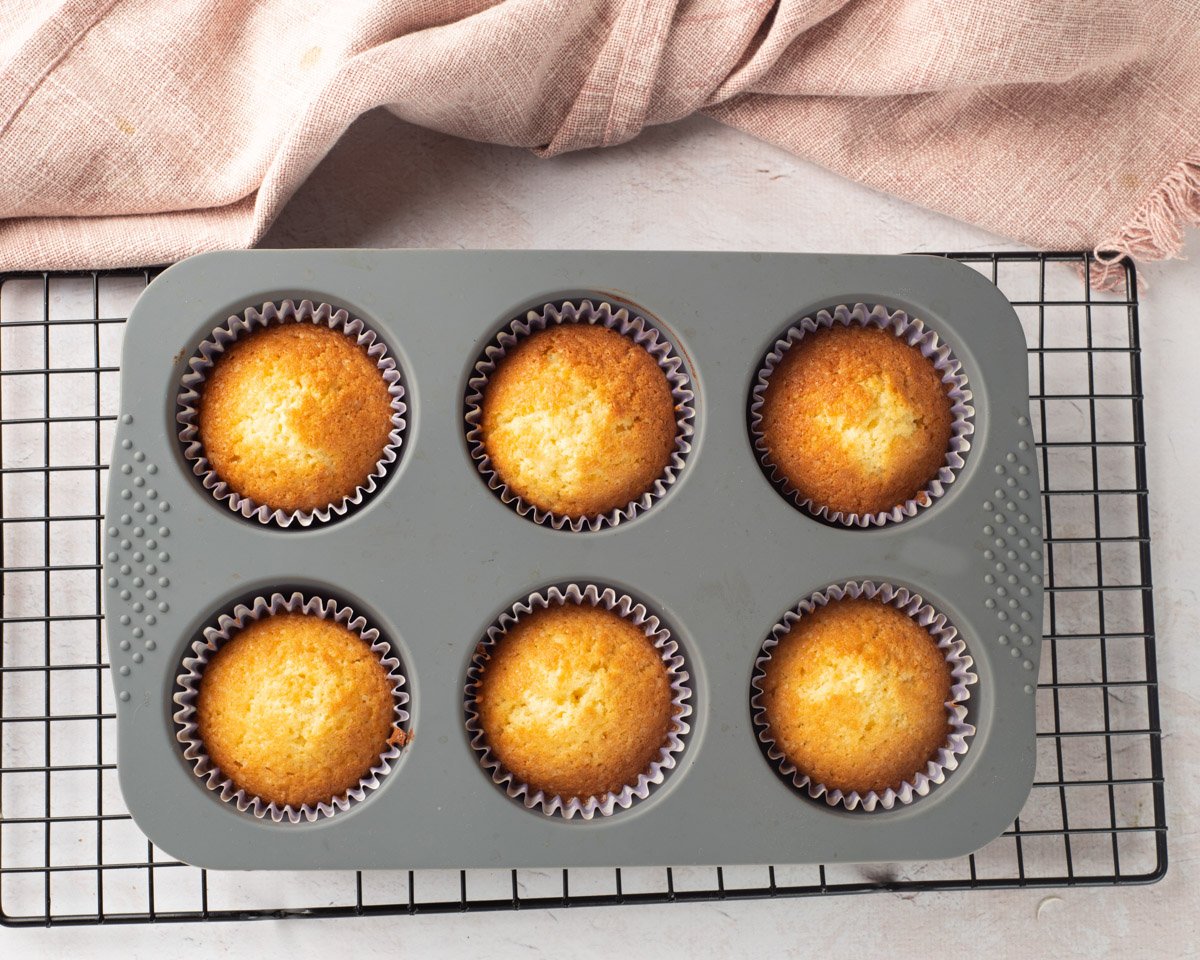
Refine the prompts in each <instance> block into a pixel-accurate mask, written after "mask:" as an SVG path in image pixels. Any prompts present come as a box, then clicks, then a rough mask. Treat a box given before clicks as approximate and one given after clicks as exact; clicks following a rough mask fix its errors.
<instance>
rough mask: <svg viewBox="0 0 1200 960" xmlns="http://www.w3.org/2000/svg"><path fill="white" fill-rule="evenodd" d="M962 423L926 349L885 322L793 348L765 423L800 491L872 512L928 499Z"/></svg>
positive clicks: (774, 460)
mask: <svg viewBox="0 0 1200 960" xmlns="http://www.w3.org/2000/svg"><path fill="white" fill-rule="evenodd" d="M952 422H953V414H952V412H951V401H950V398H949V397H948V396H947V386H946V384H944V383H943V382H942V376H941V374H940V373H939V372H938V370H937V368H936V367H934V365H933V363H932V362H931V361H930V360H929V359H928V358H926V357H925V356H923V355H922V354H921V351H920V350H919V349H917V348H916V347H913V346H909V345H908V344H907V343H905V342H904V341H903V340H901V339H900V338H899V337H897V336H896V335H895V334H893V333H892V332H890V331H888V330H883V329H880V328H878V327H858V326H850V327H846V326H841V325H837V326H834V327H830V328H820V329H818V330H816V331H815V332H813V333H809V334H806V335H805V336H804V337H803V339H801V340H800V341H798V342H797V343H795V344H793V345H792V347H791V348H790V349H788V350H787V352H786V353H784V355H783V359H782V360H781V361H780V363H779V365H778V366H777V367H776V368H775V370H774V371H773V372H772V373H771V376H770V378H769V380H768V381H767V387H766V390H765V391H764V394H763V404H762V424H761V426H760V430H761V432H762V436H763V440H764V442H765V444H766V448H767V453H768V461H769V462H770V463H771V464H772V465H773V466H774V467H775V468H776V469H777V471H778V472H779V474H781V475H782V476H783V478H784V479H785V480H786V481H787V483H788V484H789V485H790V486H791V487H792V488H794V489H795V490H796V492H797V493H798V494H799V495H800V496H802V497H807V498H811V499H812V501H813V503H814V504H815V505H816V506H818V507H820V506H824V507H828V508H829V509H830V510H832V511H841V512H843V513H859V514H864V513H866V514H870V513H879V512H882V511H887V510H891V509H892V508H893V507H895V506H897V505H898V504H902V503H904V501H906V500H908V499H910V498H917V499H918V500H921V498H922V497H923V496H927V495H926V494H924V490H925V488H926V487H927V486H928V485H929V483H930V481H931V480H933V479H934V478H935V477H936V476H937V473H938V471H939V469H940V468H941V467H942V466H943V465H944V464H945V463H946V454H947V451H948V449H949V444H950V433H951V424H952Z"/></svg>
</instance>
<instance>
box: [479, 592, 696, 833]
mask: <svg viewBox="0 0 1200 960" xmlns="http://www.w3.org/2000/svg"><path fill="white" fill-rule="evenodd" d="M568 603H574V604H580V605H582V604H585V603H586V604H590V605H591V606H593V607H604V608H605V609H606V610H611V611H612V612H613V613H616V614H617V615H618V616H620V617H622V618H624V619H625V620H628V621H629V622H630V623H632V624H634V625H635V626H638V627H641V628H642V630H643V631H644V632H645V634H646V636H647V637H648V638H649V640H650V642H651V643H653V644H654V646H655V648H656V649H657V650H658V652H659V654H660V656H661V657H662V661H663V663H664V664H665V665H666V668H667V673H668V675H669V676H670V679H671V691H672V697H671V706H672V711H673V714H672V717H671V725H670V728H669V729H668V731H667V740H666V742H665V743H664V744H663V745H662V747H661V748H660V749H659V753H658V759H656V760H654V761H653V762H652V763H651V764H650V766H649V767H648V768H647V769H646V770H645V771H643V772H642V773H640V774H638V778H637V781H636V782H635V783H631V784H626V785H625V786H624V787H622V788H621V789H620V790H619V791H617V792H615V793H613V792H609V793H605V794H601V795H599V796H594V797H570V798H563V797H561V796H558V795H555V794H547V793H546V792H545V791H544V790H535V789H534V788H533V787H532V786H531V785H530V784H527V783H524V782H522V781H520V780H517V779H516V778H515V777H514V776H513V775H512V773H510V772H509V771H508V770H505V769H504V767H503V765H502V764H501V763H500V761H499V759H497V757H496V756H495V755H494V754H493V753H492V751H491V748H490V747H489V746H488V743H487V738H486V734H485V732H484V730H483V728H482V726H481V725H480V718H479V711H478V710H477V709H476V706H475V703H476V696H477V695H478V692H479V688H480V683H481V682H482V680H483V671H484V668H485V667H486V665H487V662H488V660H489V659H490V658H491V650H492V648H493V647H494V646H495V645H496V644H497V643H500V642H502V641H503V639H504V636H505V634H506V633H508V631H509V630H510V629H511V628H512V627H513V626H514V625H515V624H516V623H518V622H519V621H520V620H521V618H522V617H525V616H528V615H529V614H531V613H533V612H534V611H536V610H545V609H547V608H549V607H551V606H563V605H565V604H568ZM685 666H686V664H685V661H684V657H683V654H682V653H681V652H680V649H679V644H678V643H677V642H676V641H675V640H674V639H673V638H672V636H671V631H670V630H669V629H668V628H667V627H666V626H665V625H664V624H663V623H662V622H661V621H660V620H659V619H658V617H656V616H653V615H652V614H651V613H650V612H649V611H648V610H647V609H646V607H645V605H644V604H642V603H639V602H638V601H636V600H634V599H633V598H632V597H630V596H628V595H626V594H619V593H617V591H615V590H613V589H612V588H611V587H598V586H596V585H594V584H586V585H583V586H580V585H578V584H574V583H572V584H568V585H567V586H566V587H564V588H562V589H559V588H558V587H557V586H552V587H549V588H547V589H545V590H544V591H541V592H535V593H531V594H530V595H529V596H528V597H527V598H526V599H524V600H520V601H518V602H517V603H515V604H513V606H512V607H511V608H510V609H509V610H507V611H505V612H504V613H503V614H501V615H500V617H499V619H497V620H496V622H495V623H493V624H492V626H490V627H488V629H487V633H486V634H485V636H484V638H483V639H482V640H481V641H480V642H479V646H478V647H477V648H476V651H475V655H474V656H473V657H472V658H471V664H470V666H469V667H468V669H467V685H466V691H465V705H466V725H467V731H468V733H469V734H470V737H471V747H472V748H473V749H474V750H475V752H476V754H477V755H478V757H479V763H480V765H481V766H482V767H483V768H484V770H486V771H487V772H488V773H489V774H490V776H491V778H492V782H493V783H494V784H496V785H497V786H498V787H500V788H501V789H503V790H504V792H505V793H506V794H508V796H510V797H512V798H513V799H514V800H520V801H521V802H522V803H523V804H524V805H525V806H526V808H528V809H530V810H533V809H538V810H540V811H541V812H542V813H543V814H545V815H546V816H548V817H550V816H555V815H557V816H561V817H564V818H565V819H567V820H570V819H572V818H573V817H575V816H579V817H582V818H583V819H584V820H591V819H592V818H593V817H594V816H596V815H597V814H599V815H600V816H602V817H608V816H612V814H613V813H615V812H616V811H617V809H618V808H620V809H627V808H629V807H630V806H632V805H633V804H634V803H635V802H637V801H639V800H645V799H646V797H648V796H649V795H650V792H651V788H652V787H654V786H656V785H658V784H660V783H662V782H663V780H664V779H665V777H666V774H667V771H668V770H671V769H673V768H674V767H675V764H676V761H677V757H678V754H680V753H681V752H682V751H683V749H684V746H685V744H684V740H683V738H684V737H685V736H686V735H687V733H688V731H689V730H690V729H691V727H690V725H689V724H688V722H687V719H686V718H687V717H688V716H690V715H691V712H692V708H691V706H690V705H689V704H688V703H687V702H686V701H688V700H690V699H691V696H692V690H691V687H690V686H689V685H688V683H689V681H690V679H691V676H690V674H689V673H688V672H687V670H686V669H684V668H685Z"/></svg>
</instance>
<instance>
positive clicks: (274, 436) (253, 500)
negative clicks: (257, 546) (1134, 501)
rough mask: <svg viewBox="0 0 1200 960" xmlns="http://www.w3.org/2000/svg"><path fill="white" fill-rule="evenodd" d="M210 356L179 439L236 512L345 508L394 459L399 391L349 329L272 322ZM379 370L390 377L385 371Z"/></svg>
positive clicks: (399, 425) (399, 424)
mask: <svg viewBox="0 0 1200 960" xmlns="http://www.w3.org/2000/svg"><path fill="white" fill-rule="evenodd" d="M269 306H272V305H269ZM289 306H290V304H285V308H286V307H289ZM304 306H305V305H302V310H301V311H300V312H299V313H304V309H303V308H304ZM321 309H322V310H323V311H325V313H326V314H327V313H328V309H329V308H328V307H323V308H321ZM299 313H297V314H293V315H292V316H293V317H295V316H298V315H299ZM311 315H312V308H311V304H308V305H307V314H305V316H311ZM354 323H358V321H354ZM360 326H361V325H360ZM371 339H372V341H373V337H372V338H371ZM213 357H214V358H213V362H212V368H211V370H208V371H207V373H206V375H205V376H204V378H203V382H202V383H199V384H198V385H197V386H198V391H199V396H198V397H197V398H196V399H195V401H194V415H189V414H185V416H184V417H181V421H187V422H189V423H190V424H192V425H194V428H195V429H194V433H189V432H188V430H187V429H186V428H185V432H184V439H185V440H189V441H195V442H196V448H195V449H191V448H189V450H188V453H189V456H196V457H199V456H202V457H203V458H204V460H205V461H206V466H207V469H208V471H209V472H210V473H211V479H209V480H206V482H205V485H206V486H214V485H217V484H220V485H221V487H220V490H221V492H222V493H226V495H228V494H233V495H235V496H236V498H237V500H238V501H239V502H245V503H248V504H249V505H250V506H249V507H245V508H243V513H247V510H248V509H251V508H253V509H257V508H259V507H261V508H263V517H264V518H265V517H266V516H267V515H269V514H270V513H271V512H272V511H278V512H280V513H281V514H284V515H289V516H290V515H291V514H294V513H297V512H301V513H304V512H312V511H322V510H326V509H328V508H330V507H339V506H340V508H341V509H344V505H345V503H346V502H347V501H348V499H349V498H352V497H355V496H356V495H358V494H360V493H361V491H362V490H363V489H364V488H369V487H373V478H374V477H378V476H380V475H381V474H382V472H383V470H382V462H383V461H384V460H386V459H394V454H393V453H391V452H390V448H391V447H392V446H394V445H395V444H396V443H398V437H399V430H400V429H401V428H402V427H403V420H400V419H399V413H402V412H403V409H404V408H403V404H398V396H399V392H400V391H398V388H397V387H396V386H395V385H394V384H393V383H390V382H389V380H388V379H386V378H385V370H384V369H383V368H381V364H380V359H379V357H378V356H372V355H370V354H369V353H368V350H367V347H366V346H365V345H363V344H361V343H360V342H359V338H356V337H354V336H352V335H350V333H349V331H348V330H347V331H346V332H343V331H342V330H338V329H334V328H333V327H331V326H330V325H328V323H320V322H284V323H272V324H270V325H267V326H264V327H260V328H258V329H253V330H251V331H250V332H246V333H242V334H240V335H239V336H237V337H236V339H232V342H230V343H229V344H228V346H226V347H225V349H224V350H223V352H219V353H216V352H214V354H213ZM386 365H387V367H388V372H394V371H393V370H392V368H394V363H392V362H391V361H390V360H388V361H386ZM193 369H195V362H193ZM231 506H235V504H233V503H231ZM247 515H249V513H247Z"/></svg>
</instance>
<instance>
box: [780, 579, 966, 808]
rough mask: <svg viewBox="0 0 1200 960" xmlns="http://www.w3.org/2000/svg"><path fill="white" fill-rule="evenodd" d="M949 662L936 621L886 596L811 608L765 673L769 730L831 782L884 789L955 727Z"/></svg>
mask: <svg viewBox="0 0 1200 960" xmlns="http://www.w3.org/2000/svg"><path fill="white" fill-rule="evenodd" d="M951 683H952V680H951V674H950V665H949V664H948V663H947V662H946V659H945V657H944V655H943V654H942V651H941V650H939V649H938V646H937V643H936V641H935V640H934V639H933V637H932V636H931V635H930V634H929V632H928V631H927V630H925V629H924V628H923V627H921V626H920V625H919V624H918V623H917V622H916V621H914V620H913V619H912V618H911V617H909V616H908V615H907V614H905V613H904V612H903V611H902V610H899V609H897V608H896V607H893V606H891V605H890V604H885V603H883V602H882V601H880V600H868V599H865V598H859V599H853V600H852V599H844V600H836V601H832V602H830V603H829V604H828V605H827V606H824V607H817V608H816V609H815V610H814V611H813V612H812V613H806V614H804V615H803V616H802V617H801V618H800V619H799V620H798V621H797V622H796V623H795V624H794V625H793V627H792V629H791V630H790V631H789V632H788V633H787V634H786V635H785V636H784V637H783V638H782V639H781V640H780V642H779V644H778V646H776V647H775V648H774V649H772V650H771V658H770V659H769V660H768V661H767V663H766V666H765V669H764V676H763V678H762V680H761V681H760V684H759V686H760V689H761V690H762V701H761V702H762V704H763V708H764V715H765V718H766V722H767V726H768V730H769V734H770V736H771V738H772V739H773V740H774V742H775V744H776V745H777V746H778V747H779V749H780V750H782V751H783V754H784V756H786V757H787V759H788V760H790V761H791V762H792V763H794V764H795V765H796V767H797V769H798V770H800V771H801V772H802V773H804V774H807V775H808V777H809V778H810V779H812V781H813V782H815V783H820V784H824V785H825V786H826V787H828V788H829V789H831V790H835V789H836V790H842V791H846V792H848V791H851V790H857V791H858V792H859V793H866V792H867V791H870V790H875V791H878V792H882V791H884V790H886V789H887V788H888V787H891V788H892V789H893V790H895V789H899V787H900V785H901V784H902V783H903V782H904V781H906V780H911V778H912V777H913V776H914V775H915V774H916V773H918V772H920V771H924V770H925V765H926V764H927V763H928V762H929V761H930V760H932V759H934V758H935V757H936V756H937V752H938V750H939V748H941V747H942V746H943V745H945V743H946V742H947V738H948V736H949V733H950V730H951V726H950V713H949V711H948V710H947V709H946V701H948V700H949V699H950V696H951Z"/></svg>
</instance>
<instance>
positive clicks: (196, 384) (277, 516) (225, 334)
mask: <svg viewBox="0 0 1200 960" xmlns="http://www.w3.org/2000/svg"><path fill="white" fill-rule="evenodd" d="M278 323H313V324H317V325H318V326H326V327H329V328H330V329H331V330H337V331H339V332H340V333H343V334H345V335H346V336H347V337H349V338H350V339H352V340H353V341H354V342H355V343H356V344H358V346H360V347H362V348H364V349H365V350H366V352H367V355H368V356H369V357H370V358H371V359H372V360H374V361H375V363H376V365H377V366H378V367H379V373H380V376H382V377H383V380H384V382H385V383H386V384H387V389H388V394H389V395H390V396H391V408H392V429H391V431H390V432H389V433H388V442H387V444H386V446H385V447H384V448H383V450H382V451H381V452H380V455H379V460H378V462H377V463H376V464H375V468H374V470H372V471H371V474H370V475H369V476H368V477H366V478H365V479H364V480H363V482H362V483H361V484H359V485H358V487H356V488H355V490H354V492H353V493H351V494H350V495H349V496H346V497H343V498H342V499H341V500H339V501H337V502H334V503H330V504H329V505H328V506H325V507H319V508H317V509H315V510H282V509H278V508H275V509H273V508H272V507H271V506H269V505H268V504H264V503H259V502H257V501H256V500H254V499H253V498H251V497H247V496H244V495H243V494H240V493H238V492H237V491H236V490H234V489H233V488H232V487H230V485H229V484H228V483H227V482H226V481H225V480H223V479H222V478H221V477H220V476H219V475H218V474H217V472H216V471H215V470H214V469H213V466H212V464H211V463H209V461H208V458H207V457H206V456H205V454H204V446H203V444H202V443H201V442H200V436H199V435H200V428H199V409H198V408H199V403H200V396H201V394H202V392H203V389H204V382H205V381H206V380H207V379H208V376H209V374H210V372H211V371H212V369H213V367H214V366H215V365H216V363H217V361H219V360H220V358H221V356H222V355H223V354H224V353H225V351H226V350H228V349H229V347H230V345H231V344H233V343H234V342H235V341H237V340H238V339H239V338H240V337H243V336H245V335H246V334H249V333H253V332H255V331H256V330H260V329H262V328H264V327H267V326H270V325H271V324H278ZM404 395H405V391H404V383H403V380H402V378H401V375H400V368H399V366H398V365H397V363H396V361H395V359H394V358H393V357H392V356H391V355H390V354H389V353H388V348H387V344H385V343H384V342H383V341H382V340H380V339H379V337H378V335H377V334H376V333H375V331H374V330H372V329H371V328H370V327H368V326H367V325H366V324H365V323H363V321H362V320H359V319H358V318H356V317H351V316H350V314H349V313H348V312H347V311H345V310H343V309H341V308H335V307H331V306H330V305H329V304H327V303H322V304H320V305H319V306H314V305H313V302H312V301H311V300H302V301H300V303H299V305H297V304H295V303H293V302H292V301H291V300H284V301H283V302H282V303H279V304H274V303H265V304H263V305H262V307H261V308H259V307H249V308H247V309H246V311H245V312H244V313H243V314H242V315H241V316H237V315H234V316H231V317H230V318H229V319H228V320H227V321H226V322H225V323H224V324H222V325H221V326H219V327H216V328H214V329H213V331H212V333H210V334H209V335H208V337H207V338H206V339H205V340H204V341H203V342H202V343H201V344H200V346H199V347H198V348H197V350H196V353H195V354H194V355H193V356H192V358H191V359H190V360H189V361H188V372H187V373H185V374H184V375H183V379H182V380H181V381H180V388H179V395H178V397H177V407H178V410H177V412H176V414H175V420H176V422H177V423H178V424H179V442H180V443H181V444H182V445H183V455H184V457H185V459H186V460H187V461H188V463H189V464H191V467H192V472H193V473H194V474H195V475H196V476H197V477H199V478H200V482H201V484H203V486H204V489H205V490H208V491H209V492H210V493H211V494H212V495H213V496H214V497H215V498H216V499H217V500H218V501H221V502H224V503H225V504H226V506H228V507H229V509H230V510H232V511H234V512H235V513H240V514H241V515H242V516H243V517H245V518H246V519H247V520H250V519H256V520H258V521H259V522H260V523H263V524H267V523H274V524H277V525H278V526H280V527H288V526H290V525H291V524H293V523H296V524H298V525H299V526H301V527H307V526H310V525H311V524H313V523H315V522H320V523H327V522H328V521H329V520H330V519H331V518H333V517H340V516H343V515H344V514H345V513H346V511H347V510H349V509H350V508H351V507H353V506H356V505H357V504H359V503H361V502H362V501H363V499H364V498H365V497H366V496H367V495H369V494H371V493H373V492H374V491H375V490H376V488H377V487H378V486H379V484H380V483H381V482H382V481H383V478H384V476H385V475H386V474H387V472H388V470H389V469H390V468H391V465H392V464H393V463H395V462H396V460H397V458H398V457H399V453H400V446H401V444H402V442H403V436H404V428H405V425H406V424H405V413H406V412H407V410H408V407H407V404H406V403H405V401H404Z"/></svg>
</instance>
